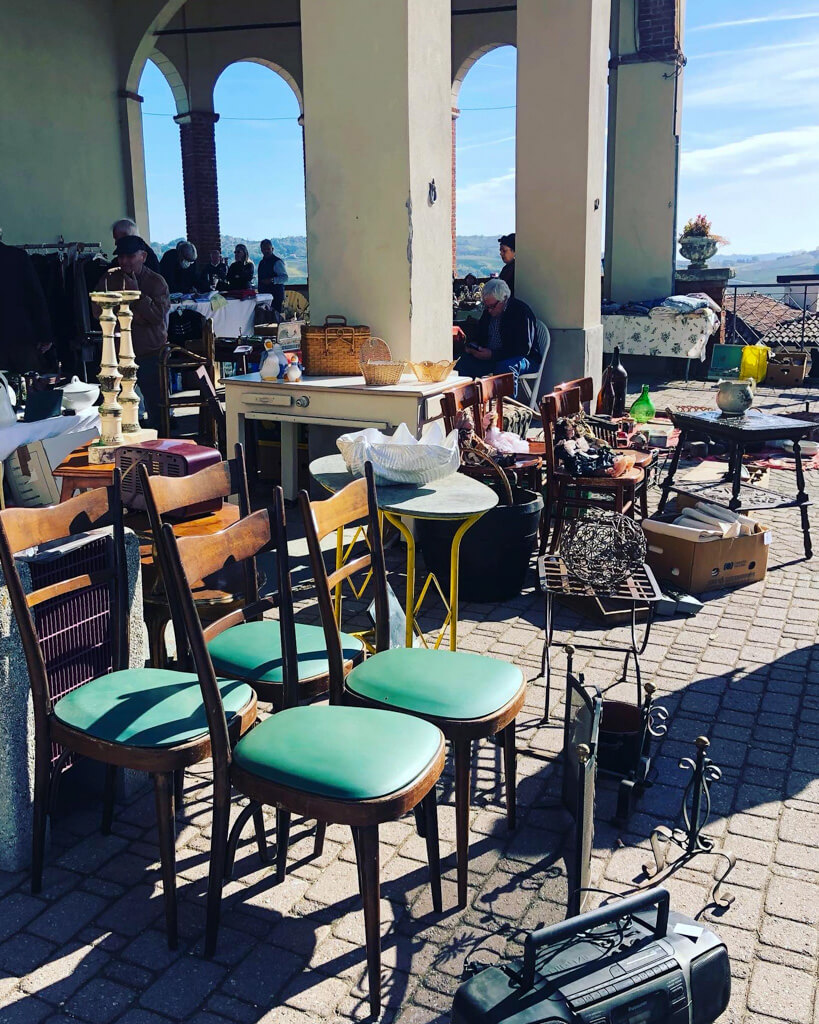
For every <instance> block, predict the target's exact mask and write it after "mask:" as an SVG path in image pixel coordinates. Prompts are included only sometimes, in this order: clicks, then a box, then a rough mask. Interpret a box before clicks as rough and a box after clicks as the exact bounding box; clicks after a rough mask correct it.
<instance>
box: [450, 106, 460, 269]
mask: <svg viewBox="0 0 819 1024" xmlns="http://www.w3.org/2000/svg"><path fill="white" fill-rule="evenodd" d="M460 115H461V112H460V110H459V109H458V108H457V107H453V108H452V218H451V222H452V276H453V277H457V276H458V221H457V216H456V213H457V209H456V208H457V202H456V195H457V188H456V182H457V177H456V170H457V168H456V163H457V160H456V149H457V147H456V132H455V122H456V121H457V120H458V118H459V117H460Z"/></svg>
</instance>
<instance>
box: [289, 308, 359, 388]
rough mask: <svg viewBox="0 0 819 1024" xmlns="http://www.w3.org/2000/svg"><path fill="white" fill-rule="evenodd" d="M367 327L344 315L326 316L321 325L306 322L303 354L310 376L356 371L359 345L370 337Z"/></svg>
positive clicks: (335, 374) (332, 375) (338, 375)
mask: <svg viewBox="0 0 819 1024" xmlns="http://www.w3.org/2000/svg"><path fill="white" fill-rule="evenodd" d="M369 338H370V328H369V327H365V326H363V325H362V324H349V325H348V323H347V318H346V317H345V316H327V317H325V318H324V323H323V324H322V325H314V324H311V325H310V326H305V327H304V330H303V332H302V355H303V356H304V365H305V368H306V371H307V373H308V374H309V375H310V376H311V377H322V376H324V377H348V376H355V375H357V374H358V372H359V368H358V367H359V363H360V361H361V346H362V345H363V344H364V343H365V342H366V341H369Z"/></svg>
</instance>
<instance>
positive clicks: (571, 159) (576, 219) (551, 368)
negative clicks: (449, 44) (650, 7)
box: [515, 0, 610, 388]
mask: <svg viewBox="0 0 819 1024" xmlns="http://www.w3.org/2000/svg"><path fill="white" fill-rule="evenodd" d="M609 11H610V0H550V2H549V3H544V2H543V0H518V8H517V12H518V14H517V39H518V41H517V48H518V78H517V173H516V201H517V212H516V218H515V226H516V258H515V295H516V296H517V297H519V298H521V299H523V300H524V302H527V303H528V304H529V305H530V306H531V307H532V309H533V310H534V311H535V314H536V315H537V316H538V317H539V318H540V319H542V320H543V321H544V322H545V323H546V324H547V326H548V327H549V330H550V331H551V335H552V345H551V349H550V351H549V356H548V358H547V363H546V367H545V369H544V376H543V380H544V384H545V385H546V387H547V388H548V387H551V385H553V384H555V383H558V382H560V381H563V380H569V379H572V378H575V377H582V376H592V377H594V378H595V379H596V380H597V379H599V376H600V371H601V354H602V343H603V326H602V323H601V320H600V254H601V248H602V242H603V221H602V203H601V199H602V195H603V158H604V146H605V143H604V138H605V104H606V73H607V62H608V41H609V40H608V37H609Z"/></svg>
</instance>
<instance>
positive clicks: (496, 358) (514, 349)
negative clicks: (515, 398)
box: [455, 278, 540, 395]
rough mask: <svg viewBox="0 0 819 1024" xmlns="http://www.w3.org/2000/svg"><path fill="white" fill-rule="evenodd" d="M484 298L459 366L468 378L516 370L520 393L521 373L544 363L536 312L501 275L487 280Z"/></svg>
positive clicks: (459, 369)
mask: <svg viewBox="0 0 819 1024" xmlns="http://www.w3.org/2000/svg"><path fill="white" fill-rule="evenodd" d="M481 299H482V302H483V313H482V315H481V318H480V320H478V322H477V324H475V327H474V329H473V330H472V332H471V334H472V337H471V338H470V340H469V341H467V343H466V346H465V348H464V354H463V355H462V356H461V358H460V359H459V360H458V363H457V365H456V367H455V369H456V370H457V371H458V373H460V374H462V375H463V376H464V377H491V376H492V375H493V374H495V373H513V374H514V375H515V391H514V393H515V395H517V391H518V377H519V376H520V374H522V373H529V371H530V370H534V369H536V368H537V367H538V366H540V351H539V350H538V347H537V321H536V319H535V314H534V313H533V312H532V310H531V309H530V308H529V307H528V306H527V305H526V303H525V302H521V300H520V299H514V298H512V295H511V293H510V291H509V285H508V284H507V283H506V282H505V281H501V279H500V278H493V279H492V280H491V281H487V282H486V284H485V285H484V286H483V294H482V296H481Z"/></svg>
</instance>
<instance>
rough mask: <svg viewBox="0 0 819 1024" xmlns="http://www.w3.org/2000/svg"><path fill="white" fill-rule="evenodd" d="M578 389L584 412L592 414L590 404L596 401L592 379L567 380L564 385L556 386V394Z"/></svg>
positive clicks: (554, 389)
mask: <svg viewBox="0 0 819 1024" xmlns="http://www.w3.org/2000/svg"><path fill="white" fill-rule="evenodd" d="M573 388H577V389H578V391H579V392H580V404H581V405H582V407H583V411H584V412H590V411H591V410H590V408H589V406H590V404H591V402H592V400H593V399H594V381H593V380H592V378H591V377H578V378H577V379H576V380H567V381H564V382H563V383H562V384H555V386H554V388H553V391H554V392H555V394H562V393H563V392H564V391H571V390H572V389H573Z"/></svg>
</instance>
